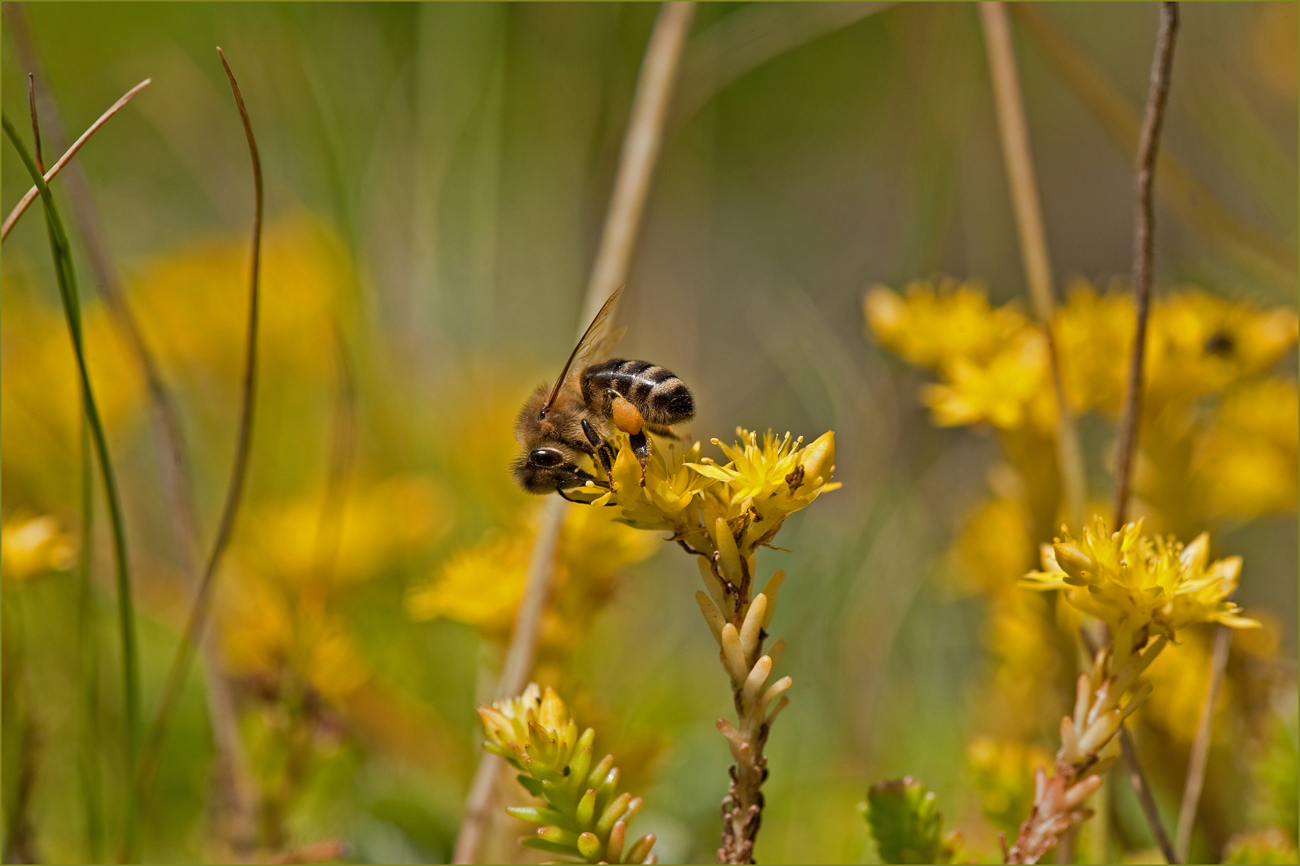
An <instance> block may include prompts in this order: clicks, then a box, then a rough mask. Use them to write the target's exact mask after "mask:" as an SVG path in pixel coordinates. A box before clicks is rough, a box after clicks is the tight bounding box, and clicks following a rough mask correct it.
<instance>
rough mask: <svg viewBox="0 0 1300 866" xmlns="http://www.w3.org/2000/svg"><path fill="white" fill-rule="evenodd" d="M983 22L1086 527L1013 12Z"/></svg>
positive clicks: (1075, 521) (1070, 477)
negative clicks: (1009, 21) (1011, 18)
mask: <svg viewBox="0 0 1300 866" xmlns="http://www.w3.org/2000/svg"><path fill="white" fill-rule="evenodd" d="M980 20H981V21H982V22H983V26H984V40H985V46H986V48H987V50H988V58H989V72H990V75H991V78H992V82H993V98H994V103H995V104H996V105H997V113H998V131H999V133H1000V136H1001V139H1002V155H1003V158H1004V160H1005V162H1006V167H1007V182H1008V184H1009V185H1010V187H1011V204H1012V209H1013V210H1014V211H1015V216H1016V230H1017V232H1018V234H1019V237H1020V255H1021V258H1022V260H1023V262H1024V267H1025V280H1026V282H1027V283H1028V284H1029V297H1030V300H1031V301H1032V302H1033V306H1034V314H1035V315H1036V316H1037V317H1038V321H1039V324H1041V325H1042V328H1043V334H1044V336H1045V337H1046V338H1047V355H1048V360H1049V362H1050V364H1051V369H1052V391H1053V393H1054V394H1055V397H1056V417H1057V422H1056V463H1057V466H1058V468H1059V471H1060V473H1061V488H1062V491H1063V494H1064V495H1063V498H1064V500H1065V507H1066V514H1067V516H1068V519H1069V522H1070V525H1071V526H1080V525H1082V524H1083V521H1084V518H1085V515H1084V513H1083V511H1084V498H1085V496H1086V483H1085V478H1084V470H1083V453H1082V451H1081V450H1080V448H1079V435H1078V432H1077V431H1076V429H1075V426H1074V417H1073V413H1072V412H1071V411H1070V406H1069V404H1068V403H1067V402H1066V399H1065V388H1064V386H1063V385H1062V380H1061V359H1060V353H1059V352H1058V351H1057V346H1056V336H1055V332H1054V328H1053V324H1052V319H1053V314H1054V307H1055V301H1054V292H1053V289H1052V262H1051V257H1050V256H1049V254H1048V250H1047V233H1046V231H1045V230H1044V229H1043V212H1042V207H1041V205H1040V203H1039V195H1038V181H1037V179H1036V177H1035V173H1034V158H1033V153H1032V151H1031V150H1030V146H1029V130H1028V129H1027V128H1026V125H1025V106H1024V100H1023V99H1022V98H1021V93H1020V76H1019V73H1018V72H1017V70H1016V54H1015V45H1014V44H1013V42H1012V40H1011V28H1010V27H1009V26H1008V24H1007V10H1006V8H1005V6H1004V5H1003V4H1002V3H1000V2H985V3H980Z"/></svg>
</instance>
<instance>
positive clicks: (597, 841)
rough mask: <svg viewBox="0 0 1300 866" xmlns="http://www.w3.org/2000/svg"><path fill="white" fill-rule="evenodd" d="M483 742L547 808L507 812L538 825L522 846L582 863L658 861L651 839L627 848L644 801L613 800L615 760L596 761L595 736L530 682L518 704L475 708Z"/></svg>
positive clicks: (552, 694)
mask: <svg viewBox="0 0 1300 866" xmlns="http://www.w3.org/2000/svg"><path fill="white" fill-rule="evenodd" d="M478 714H479V718H480V719H481V720H482V722H483V732H484V733H485V734H486V735H487V742H485V743H484V744H483V748H485V749H487V750H488V751H489V752H492V753H494V754H497V755H500V756H501V757H503V758H505V759H506V760H507V761H509V762H510V763H511V764H512V765H514V767H515V768H516V769H518V770H522V771H523V773H522V775H520V776H519V783H520V784H521V785H523V786H524V787H525V788H526V789H527V790H528V792H529V793H530V794H532V795H533V796H535V797H539V798H541V799H543V800H545V801H546V805H545V806H522V807H520V806H512V807H509V808H507V809H506V811H507V812H508V813H510V814H511V815H512V816H514V817H516V818H519V819H520V820H523V821H528V822H529V823H532V824H537V825H538V828H537V831H536V835H534V836H526V837H524V838H523V839H521V840H520V843H521V844H523V845H524V846H525V847H528V848H536V849H539V850H541V851H546V852H549V853H551V854H559V855H561V856H568V857H574V858H577V859H579V860H581V861H584V862H587V863H655V862H657V859H656V857H655V855H654V854H653V853H651V849H652V848H653V847H654V843H655V836H654V834H653V833H647V834H646V835H644V836H642V837H641V838H640V839H637V840H636V841H635V842H633V843H632V844H631V845H630V846H628V847H627V849H626V850H624V844H625V841H626V835H627V827H628V825H629V824H630V823H631V822H632V819H633V818H634V817H635V816H636V814H637V813H638V812H639V811H640V810H641V802H642V801H641V798H640V797H633V796H632V795H631V794H629V793H626V792H624V793H622V794H617V795H616V794H615V792H616V791H617V786H618V778H619V771H618V768H617V767H615V766H614V757H613V756H612V755H606V756H605V757H604V758H602V759H601V760H600V761H593V756H594V752H593V751H592V745H593V743H594V742H595V737H596V732H595V731H594V730H592V729H591V728H587V729H586V730H585V731H583V732H582V733H581V734H579V733H578V725H577V723H576V722H574V721H573V718H572V717H571V716H570V715H569V710H568V708H567V707H566V706H565V705H564V701H562V700H561V699H560V696H559V695H557V694H556V693H555V690H554V689H551V688H549V687H548V688H547V689H546V692H545V694H543V693H542V692H541V690H540V689H538V687H537V685H536V683H530V684H529V685H528V688H526V689H524V693H523V694H522V695H520V696H519V697H517V698H510V699H508V700H502V701H497V702H495V703H493V704H492V706H490V707H487V706H480V707H479V708H478Z"/></svg>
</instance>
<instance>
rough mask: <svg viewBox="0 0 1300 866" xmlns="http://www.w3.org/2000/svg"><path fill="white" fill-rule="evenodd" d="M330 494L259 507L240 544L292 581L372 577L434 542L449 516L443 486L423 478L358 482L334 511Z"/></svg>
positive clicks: (264, 565)
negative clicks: (328, 504)
mask: <svg viewBox="0 0 1300 866" xmlns="http://www.w3.org/2000/svg"><path fill="white" fill-rule="evenodd" d="M324 499H325V494H324V493H317V494H314V495H311V496H307V497H303V498H301V499H297V500H293V501H290V502H288V503H284V504H273V505H263V506H260V507H258V508H256V509H255V510H254V511H253V513H252V515H250V519H249V521H248V526H249V532H248V533H247V535H246V540H245V541H244V542H243V544H242V545H241V546H242V547H243V548H244V549H245V553H246V554H247V555H249V556H250V557H253V556H256V557H257V558H258V559H259V560H260V569H261V570H265V571H267V572H269V573H274V574H276V575H277V576H278V577H280V578H283V579H287V580H293V581H305V580H318V579H321V578H322V577H323V576H325V575H328V576H329V577H330V578H332V579H333V580H336V581H340V582H345V581H346V582H350V581H358V580H365V579H368V578H371V577H374V576H375V575H376V574H378V573H379V572H380V571H381V570H382V569H383V568H385V567H386V566H388V565H390V564H391V563H392V562H393V561H394V560H396V559H397V558H398V557H399V556H401V555H402V554H404V553H407V552H409V551H412V550H415V549H417V548H419V547H420V546H421V545H427V544H428V543H429V542H430V541H432V540H433V538H434V537H435V536H436V534H437V533H438V532H439V531H440V530H441V529H442V528H443V527H444V526H445V523H446V519H447V518H446V516H445V508H446V506H445V505H444V500H443V497H442V495H441V492H440V491H439V489H438V486H437V485H436V483H435V482H434V481H433V480H432V479H430V478H427V477H424V476H417V475H409V476H396V477H393V478H388V479H385V480H383V481H380V482H378V483H359V482H353V483H351V484H350V485H349V487H348V489H347V490H346V491H345V492H344V498H343V501H342V505H341V508H339V509H336V510H335V512H334V513H329V514H327V513H326V512H325V511H324V509H325V507H326V506H325V502H324ZM322 533H325V534H324V535H322ZM322 571H323V572H324V574H322V573H321V572H322Z"/></svg>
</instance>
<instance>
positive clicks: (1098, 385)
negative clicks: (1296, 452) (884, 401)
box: [864, 280, 1297, 432]
mask: <svg viewBox="0 0 1300 866" xmlns="http://www.w3.org/2000/svg"><path fill="white" fill-rule="evenodd" d="M1067 295H1068V301H1067V303H1066V304H1064V305H1063V306H1062V307H1060V308H1059V309H1058V310H1057V312H1056V316H1055V319H1054V321H1053V323H1052V325H1053V330H1054V332H1055V334H1056V340H1057V351H1058V353H1059V357H1060V362H1061V374H1062V379H1063V385H1064V388H1065V394H1066V398H1067V400H1068V401H1069V404H1070V407H1071V408H1072V409H1073V410H1074V411H1075V412H1076V413H1083V412H1089V411H1094V410H1095V411H1099V412H1102V413H1103V414H1105V415H1108V416H1110V417H1114V416H1116V415H1118V413H1119V409H1120V406H1121V403H1122V400H1123V396H1124V381H1125V379H1124V377H1125V375H1126V371H1127V365H1128V359H1129V357H1130V356H1131V354H1132V345H1133V330H1134V321H1135V318H1134V310H1133V298H1132V295H1131V294H1128V293H1120V292H1108V293H1104V294H1099V293H1098V292H1097V291H1096V290H1095V289H1094V288H1093V287H1092V286H1091V285H1090V284H1088V283H1087V282H1086V281H1082V280H1078V281H1076V282H1075V283H1074V284H1072V285H1071V287H1070V289H1069V290H1068V292H1067ZM864 306H865V312H866V318H867V324H868V326H869V327H870V328H871V330H872V332H873V333H874V334H875V335H876V337H877V339H879V340H880V341H881V343H883V344H884V345H885V346H886V347H887V348H889V349H890V350H892V351H894V352H895V353H897V354H898V355H899V356H900V357H902V358H903V359H904V360H906V361H908V362H910V363H913V364H916V365H918V366H924V367H929V368H932V369H934V370H936V371H938V372H939V374H940V378H941V381H940V383H939V384H937V385H932V386H930V387H928V388H927V389H926V391H925V392H924V398H923V399H924V401H925V402H926V404H927V405H929V406H930V407H931V409H933V411H934V414H935V421H936V423H938V424H940V425H943V426H952V425H960V424H974V423H979V422H987V423H989V424H991V425H992V426H993V427H995V428H997V429H1000V430H1015V429H1018V428H1021V427H1024V426H1026V425H1028V426H1033V427H1037V428H1039V429H1041V430H1043V431H1046V432H1050V431H1051V430H1052V429H1054V427H1055V423H1056V419H1055V410H1054V408H1053V403H1052V383H1051V370H1050V366H1049V363H1048V354H1047V352H1048V347H1047V341H1046V337H1045V335H1044V334H1043V331H1042V329H1041V328H1039V327H1038V326H1037V325H1036V324H1035V323H1034V322H1032V321H1031V320H1030V319H1029V318H1028V317H1027V316H1025V315H1024V313H1022V312H1021V311H1020V310H1019V308H1018V307H1017V306H1015V305H1008V306H1006V307H1001V308H993V307H991V306H990V305H989V303H988V300H987V298H986V296H985V295H984V293H983V292H982V291H981V290H979V289H978V288H976V287H974V286H972V285H970V284H968V283H963V284H961V285H955V284H952V283H942V284H940V285H939V286H935V285H933V284H931V283H919V282H918V283H913V284H911V285H909V286H908V287H907V290H906V295H905V296H902V295H899V294H898V293H896V292H894V291H893V290H891V289H888V288H885V287H883V286H877V287H875V288H873V289H872V290H871V291H870V292H868V294H867V296H866V299H865V305H864ZM1148 329H1149V334H1148V338H1147V340H1148V348H1147V352H1148V356H1147V399H1148V400H1149V401H1150V402H1151V403H1152V404H1153V405H1155V406H1159V405H1164V404H1166V403H1168V402H1171V401H1173V402H1183V403H1186V402H1189V401H1190V400H1192V399H1195V398H1197V397H1201V396H1205V395H1208V394H1214V393H1220V392H1222V391H1224V390H1225V389H1227V388H1228V387H1229V386H1230V385H1232V384H1234V383H1236V382H1238V381H1240V380H1243V379H1246V378H1249V377H1252V376H1257V375H1259V374H1261V373H1263V372H1265V371H1267V370H1268V368H1269V367H1271V366H1272V365H1273V364H1274V363H1276V361H1277V360H1278V359H1279V358H1280V357H1281V356H1282V355H1283V353H1285V352H1286V351H1287V350H1288V349H1290V348H1291V347H1292V346H1294V345H1295V343H1296V337H1297V318H1296V314H1295V311H1293V310H1288V309H1274V310H1267V311H1258V310H1255V309H1253V308H1251V307H1249V306H1247V305H1244V304H1239V303H1232V302H1229V301H1225V300H1222V299H1219V298H1215V297H1212V296H1210V295H1207V294H1205V293H1203V292H1199V291H1195V290H1188V291H1184V292H1181V293H1178V294H1174V295H1172V296H1169V297H1166V298H1163V299H1160V300H1158V301H1156V303H1155V304H1154V305H1153V307H1152V311H1151V317H1150V320H1149V323H1148Z"/></svg>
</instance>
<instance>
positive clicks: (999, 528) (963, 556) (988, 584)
mask: <svg viewBox="0 0 1300 866" xmlns="http://www.w3.org/2000/svg"><path fill="white" fill-rule="evenodd" d="M1030 520H1031V516H1030V514H1029V509H1028V508H1026V507H1025V504H1024V503H1023V502H1021V501H1019V500H1016V499H1007V498H1004V497H1001V496H999V497H995V498H993V499H988V500H985V501H984V502H982V503H980V504H979V505H978V506H976V507H975V508H974V509H973V510H972V511H971V513H970V514H969V515H967V517H966V520H965V521H964V522H963V523H962V526H961V529H960V530H958V533H957V539H956V542H955V543H954V544H953V549H952V554H953V564H954V565H955V572H956V574H955V578H956V582H957V585H958V586H959V587H960V588H961V589H962V590H964V591H966V592H971V593H979V592H987V593H996V592H999V591H1001V590H1004V589H1008V588H1010V587H1014V586H1015V585H1016V581H1017V580H1018V579H1019V576H1020V575H1022V574H1024V573H1025V571H1026V570H1028V569H1029V568H1030V567H1032V566H1033V558H1034V554H1033V550H1034V542H1033V539H1032V538H1031V536H1030V534H1029V532H1030Z"/></svg>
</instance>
